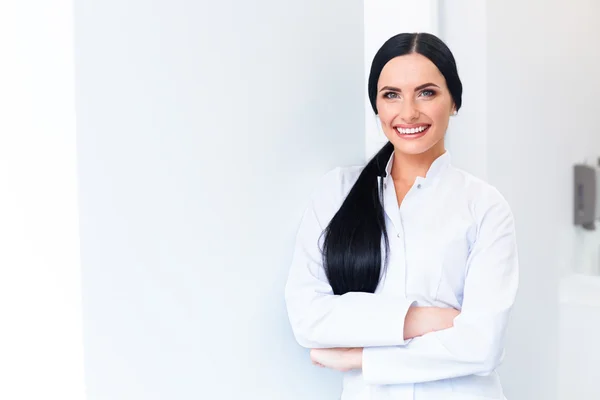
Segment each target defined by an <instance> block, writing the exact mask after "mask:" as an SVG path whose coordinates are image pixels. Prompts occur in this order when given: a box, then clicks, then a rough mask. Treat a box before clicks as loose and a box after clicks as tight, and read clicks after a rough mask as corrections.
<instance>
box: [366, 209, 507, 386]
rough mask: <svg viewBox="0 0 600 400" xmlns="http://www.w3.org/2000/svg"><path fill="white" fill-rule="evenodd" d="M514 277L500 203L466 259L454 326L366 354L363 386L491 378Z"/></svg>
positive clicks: (499, 357)
mask: <svg viewBox="0 0 600 400" xmlns="http://www.w3.org/2000/svg"><path fill="white" fill-rule="evenodd" d="M502 200H503V199H502ZM518 274H519V273H518V260H517V245H516V238H515V230H514V221H513V217H512V213H511V211H510V208H509V206H508V204H506V202H505V201H499V202H497V203H496V204H495V205H493V206H492V207H490V208H489V209H488V210H487V212H485V215H484V216H483V218H482V219H481V222H480V223H479V227H478V235H477V239H476V241H475V243H474V245H473V247H472V249H471V253H470V254H469V257H468V259H467V275H466V278H465V286H464V297H463V304H462V309H461V314H460V315H459V316H458V317H457V318H456V319H455V321H454V326H453V327H452V328H450V329H446V330H442V331H438V332H432V333H428V334H425V335H423V336H421V337H417V338H414V339H412V341H411V342H410V343H408V344H407V345H406V346H404V347H399V346H388V347H379V348H374V347H371V348H365V349H364V350H363V376H364V379H365V381H366V382H368V383H370V384H404V383H418V382H426V381H434V380H439V379H447V378H454V377H459V376H466V375H487V374H490V373H491V372H492V371H494V370H495V369H496V367H497V366H498V365H499V364H500V362H501V360H502V357H503V341H504V335H505V329H506V324H507V319H508V316H509V311H510V309H511V308H512V306H513V303H514V300H515V296H516V292H517V287H518V279H519V277H518Z"/></svg>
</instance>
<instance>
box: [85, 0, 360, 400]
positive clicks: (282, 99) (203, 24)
mask: <svg viewBox="0 0 600 400" xmlns="http://www.w3.org/2000/svg"><path fill="white" fill-rule="evenodd" d="M75 4H76V33H77V36H76V39H77V40H76V66H77V112H78V151H79V157H80V182H81V210H82V214H81V215H82V216H81V220H82V221H81V232H82V255H83V286H84V318H85V320H84V327H85V336H84V339H85V346H86V364H85V365H86V377H87V384H88V389H89V399H90V400H101V399H102V400H120V399H122V400H153V399H157V400H158V399H160V400H163V399H177V400H185V399H194V400H195V399H246V400H251V399H261V400H263V399H286V400H292V399H303V400H304V399H331V398H335V396H336V395H337V394H338V393H339V390H340V379H339V378H340V377H339V375H338V374H336V373H332V372H326V371H324V370H322V369H319V368H316V367H313V366H312V365H311V364H310V361H309V359H308V352H307V350H305V349H301V348H300V347H299V346H298V345H297V344H296V343H295V341H294V339H293V337H292V333H291V329H290V327H289V323H288V320H287V314H286V312H285V307H284V298H283V288H284V282H285V278H286V277H287V273H288V268H289V263H290V261H291V251H292V246H293V241H294V235H295V232H296V229H297V226H298V223H299V219H300V216H301V213H302V211H303V209H304V207H305V206H306V205H307V204H308V196H309V193H310V191H311V190H312V188H313V187H314V185H315V184H316V181H317V179H318V178H319V177H320V176H321V175H322V174H323V173H325V172H326V171H327V170H329V169H331V168H333V167H334V166H338V165H348V164H358V163H360V162H362V161H363V159H364V146H365V145H364V128H363V127H364V125H365V123H364V114H363V109H364V107H363V93H364V87H363V84H362V82H363V79H362V78H363V76H364V71H363V28H362V22H363V3H362V2H361V1H357V0H353V1H347V0H344V1H342V0H334V1H328V2H322V1H318V0H309V1H303V2H294V1H280V0H260V1H253V2H247V1H242V0H238V1H236V0H229V1H220V2H214V1H210V2H209V1H200V2H198V1H193V0H176V1H160V2H156V1H154V2H147V1H141V0H129V1H126V2H123V1H117V0H107V1H102V2H89V1H81V0H77V1H76V2H75ZM340 10H343V12H340Z"/></svg>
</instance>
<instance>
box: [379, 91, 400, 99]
mask: <svg viewBox="0 0 600 400" xmlns="http://www.w3.org/2000/svg"><path fill="white" fill-rule="evenodd" d="M383 97H384V98H385V99H390V100H391V99H398V98H400V95H399V94H398V93H396V92H385V93H384V94H383Z"/></svg>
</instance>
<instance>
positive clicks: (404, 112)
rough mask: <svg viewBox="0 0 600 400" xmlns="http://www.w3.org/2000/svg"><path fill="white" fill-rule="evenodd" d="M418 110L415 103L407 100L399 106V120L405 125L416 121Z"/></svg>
mask: <svg viewBox="0 0 600 400" xmlns="http://www.w3.org/2000/svg"><path fill="white" fill-rule="evenodd" d="M419 115H420V113H419V110H418V109H417V107H415V103H414V102H413V101H412V100H410V99H407V100H405V101H403V102H402V105H401V106H400V118H401V119H402V120H403V121H404V122H407V123H411V122H414V121H416V120H417V119H418V118H419Z"/></svg>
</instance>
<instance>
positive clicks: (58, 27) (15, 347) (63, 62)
mask: <svg viewBox="0 0 600 400" xmlns="http://www.w3.org/2000/svg"><path fill="white" fill-rule="evenodd" d="M32 10H35V12H32ZM0 54H1V55H2V61H1V62H0V399H3V400H4V399H6V400H39V399H44V400H82V399H83V398H84V396H85V393H84V378H83V343H82V337H81V333H82V321H81V270H80V261H79V236H78V204H77V164H76V161H77V159H76V147H75V90H74V85H75V80H74V77H73V74H74V67H75V66H74V59H73V58H74V57H73V3H72V1H70V0H44V1H39V0H38V1H36V0H27V1H24V0H7V1H2V2H0Z"/></svg>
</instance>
